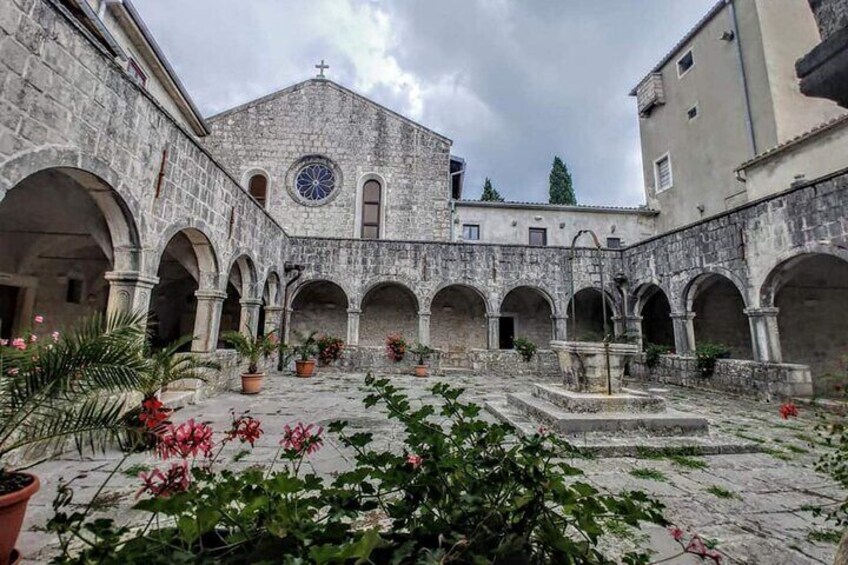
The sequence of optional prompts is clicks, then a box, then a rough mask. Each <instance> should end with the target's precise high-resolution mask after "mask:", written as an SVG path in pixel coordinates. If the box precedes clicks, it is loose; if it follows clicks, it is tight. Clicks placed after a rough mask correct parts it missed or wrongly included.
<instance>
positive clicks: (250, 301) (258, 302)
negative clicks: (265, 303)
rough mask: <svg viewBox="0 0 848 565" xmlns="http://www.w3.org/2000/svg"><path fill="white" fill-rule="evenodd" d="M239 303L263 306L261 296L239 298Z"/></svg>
mask: <svg viewBox="0 0 848 565" xmlns="http://www.w3.org/2000/svg"><path fill="white" fill-rule="evenodd" d="M239 304H241V305H242V306H262V299H261V298H243V299H241V300H239Z"/></svg>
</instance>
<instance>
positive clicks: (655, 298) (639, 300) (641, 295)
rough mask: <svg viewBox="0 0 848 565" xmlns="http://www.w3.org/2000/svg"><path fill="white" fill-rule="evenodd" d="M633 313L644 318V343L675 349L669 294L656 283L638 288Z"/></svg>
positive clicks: (642, 323) (642, 325) (642, 326)
mask: <svg viewBox="0 0 848 565" xmlns="http://www.w3.org/2000/svg"><path fill="white" fill-rule="evenodd" d="M633 296H634V304H633V311H634V313H635V314H636V315H637V316H640V317H641V318H642V321H641V329H642V343H643V344H648V343H650V344H654V345H664V346H666V347H669V348H674V323H673V322H672V319H671V301H670V300H669V298H668V296H669V295H668V293H667V292H666V290H665V289H663V287H662V286H660V285H659V284H658V283H656V282H648V283H644V284H641V285H639V286H638V287H636V290H635V291H634V293H633Z"/></svg>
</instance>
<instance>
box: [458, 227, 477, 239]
mask: <svg viewBox="0 0 848 565" xmlns="http://www.w3.org/2000/svg"><path fill="white" fill-rule="evenodd" d="M462 239H464V240H465V241H480V226H479V225H478V224H462Z"/></svg>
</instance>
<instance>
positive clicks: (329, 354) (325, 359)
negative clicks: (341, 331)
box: [318, 335, 344, 365]
mask: <svg viewBox="0 0 848 565" xmlns="http://www.w3.org/2000/svg"><path fill="white" fill-rule="evenodd" d="M343 352H344V340H343V339H342V338H340V337H333V336H331V335H322V336H320V337H319V338H318V360H319V361H321V364H322V365H329V364H330V363H333V362H335V361H338V360H339V359H341V358H342V353H343Z"/></svg>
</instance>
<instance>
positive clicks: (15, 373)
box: [6, 367, 21, 377]
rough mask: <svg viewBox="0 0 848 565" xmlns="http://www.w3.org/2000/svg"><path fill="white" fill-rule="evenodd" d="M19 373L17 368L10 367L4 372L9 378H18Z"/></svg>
mask: <svg viewBox="0 0 848 565" xmlns="http://www.w3.org/2000/svg"><path fill="white" fill-rule="evenodd" d="M20 372H21V370H20V369H18V368H17V367H12V368H11V369H9V370H8V371H6V374H7V375H9V376H10V377H16V376H18V373H20Z"/></svg>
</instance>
